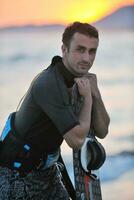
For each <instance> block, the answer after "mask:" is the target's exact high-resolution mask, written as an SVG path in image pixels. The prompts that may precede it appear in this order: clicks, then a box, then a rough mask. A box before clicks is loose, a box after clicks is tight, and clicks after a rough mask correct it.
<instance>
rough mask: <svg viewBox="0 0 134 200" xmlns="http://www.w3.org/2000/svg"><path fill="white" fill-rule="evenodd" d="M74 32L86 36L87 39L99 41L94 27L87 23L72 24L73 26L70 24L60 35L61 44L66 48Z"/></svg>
mask: <svg viewBox="0 0 134 200" xmlns="http://www.w3.org/2000/svg"><path fill="white" fill-rule="evenodd" d="M76 32H78V33H81V34H84V35H87V36H89V37H95V38H98V39H99V33H98V30H97V29H96V28H95V27H94V26H92V25H90V24H88V23H81V22H74V23H73V24H70V25H69V26H67V27H66V28H65V30H64V33H63V35H62V42H63V44H65V45H66V46H67V47H68V48H69V45H70V42H71V39H72V37H73V35H74V34H75V33H76Z"/></svg>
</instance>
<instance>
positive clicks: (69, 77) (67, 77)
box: [51, 56, 75, 88]
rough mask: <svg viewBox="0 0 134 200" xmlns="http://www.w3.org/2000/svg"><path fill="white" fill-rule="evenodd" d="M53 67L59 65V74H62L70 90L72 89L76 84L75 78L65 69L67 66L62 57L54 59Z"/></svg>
mask: <svg viewBox="0 0 134 200" xmlns="http://www.w3.org/2000/svg"><path fill="white" fill-rule="evenodd" d="M51 64H52V65H57V64H58V65H57V66H58V67H57V68H58V70H59V72H60V73H61V74H62V76H63V78H64V81H65V83H66V85H67V87H68V88H70V87H72V86H73V84H74V78H75V76H74V75H73V74H72V73H71V72H70V71H69V70H68V69H67V68H66V67H65V65H64V64H63V62H62V57H60V56H54V57H53V59H52V63H51Z"/></svg>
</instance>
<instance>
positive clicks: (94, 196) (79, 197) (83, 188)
mask: <svg viewBox="0 0 134 200" xmlns="http://www.w3.org/2000/svg"><path fill="white" fill-rule="evenodd" d="M73 166H74V182H75V191H76V200H102V194H101V186H100V178H99V170H91V171H89V172H86V171H85V170H84V169H83V168H82V166H81V162H80V150H73Z"/></svg>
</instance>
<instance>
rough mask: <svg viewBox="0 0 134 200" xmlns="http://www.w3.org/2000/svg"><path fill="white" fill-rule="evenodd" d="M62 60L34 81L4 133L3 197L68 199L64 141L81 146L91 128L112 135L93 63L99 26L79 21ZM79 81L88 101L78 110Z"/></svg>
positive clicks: (67, 35) (0, 157)
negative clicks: (61, 169) (61, 168)
mask: <svg viewBox="0 0 134 200" xmlns="http://www.w3.org/2000/svg"><path fill="white" fill-rule="evenodd" d="M62 41H63V44H62V58H61V57H59V56H56V57H54V58H53V59H52V62H51V64H50V66H49V67H48V68H47V69H46V70H44V71H43V72H41V73H40V74H39V75H38V76H37V77H36V78H35V79H34V80H33V82H32V83H31V85H30V88H29V89H28V91H27V94H26V96H25V98H24V100H23V102H22V104H21V106H20V108H19V110H18V111H17V112H16V113H12V114H11V115H10V116H9V118H8V121H7V123H6V126H5V129H4V130H3V133H2V136H1V141H2V142H1V152H0V199H1V200H7V199H16V200H17V199H24V200H25V199H32V200H38V199H44V200H60V199H64V200H65V199H69V196H68V193H67V191H66V189H65V187H64V184H63V183H62V180H61V176H60V172H59V168H58V165H57V160H58V157H59V154H60V145H61V144H62V142H63V140H64V139H65V141H66V142H67V144H68V145H69V146H70V147H71V148H73V149H79V148H81V146H82V144H83V143H84V140H85V138H86V136H87V135H88V133H89V130H90V128H91V127H92V128H93V129H94V132H95V134H96V136H97V137H99V138H104V137H105V136H106V135H107V133H108V125H109V116H108V114H107V111H106V109H105V106H104V104H103V101H102V99H101V95H100V92H99V89H98V86H97V78H96V75H95V74H91V73H88V71H89V69H90V68H91V67H92V65H93V62H94V59H95V55H96V51H97V48H98V43H99V36H98V31H97V30H96V28H95V27H93V26H91V25H89V24H86V23H80V22H75V23H73V24H71V25H70V26H68V27H67V28H66V29H65V31H64V33H63V37H62ZM75 83H76V84H77V88H78V92H79V95H80V96H82V97H83V103H82V107H81V110H80V113H79V115H78V116H76V115H75V113H74V110H73V104H72V102H71V99H72V87H73V85H74V84H75Z"/></svg>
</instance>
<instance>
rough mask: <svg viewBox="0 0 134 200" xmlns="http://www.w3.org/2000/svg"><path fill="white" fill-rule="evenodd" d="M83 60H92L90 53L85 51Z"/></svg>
mask: <svg viewBox="0 0 134 200" xmlns="http://www.w3.org/2000/svg"><path fill="white" fill-rule="evenodd" d="M83 61H85V62H90V55H89V53H88V52H85V53H84V54H83Z"/></svg>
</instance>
